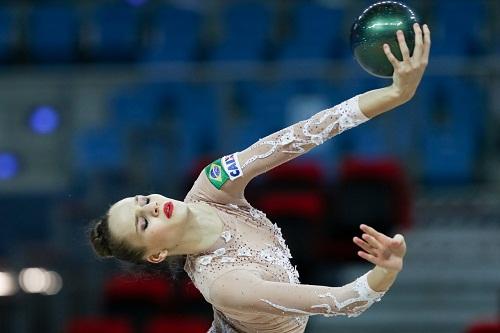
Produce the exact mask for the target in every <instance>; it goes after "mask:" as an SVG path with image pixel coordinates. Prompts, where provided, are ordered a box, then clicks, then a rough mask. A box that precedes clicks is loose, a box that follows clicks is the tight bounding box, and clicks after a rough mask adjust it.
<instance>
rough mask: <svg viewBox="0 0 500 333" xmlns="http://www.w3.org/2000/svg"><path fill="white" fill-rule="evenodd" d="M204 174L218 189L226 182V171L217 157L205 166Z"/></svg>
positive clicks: (227, 177)
mask: <svg viewBox="0 0 500 333" xmlns="http://www.w3.org/2000/svg"><path fill="white" fill-rule="evenodd" d="M205 174H206V175H207V178H208V180H209V181H210V182H211V183H212V185H213V186H215V187H216V188H217V189H218V190H220V188H221V187H222V185H224V183H226V182H227V180H228V179H229V176H228V175H227V173H226V171H225V170H224V169H223V168H222V164H221V160H220V159H218V160H217V161H214V162H212V163H210V164H209V165H207V166H206V167H205Z"/></svg>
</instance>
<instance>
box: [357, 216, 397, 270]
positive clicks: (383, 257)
mask: <svg viewBox="0 0 500 333" xmlns="http://www.w3.org/2000/svg"><path fill="white" fill-rule="evenodd" d="M360 229H361V230H362V231H363V232H364V233H363V235H362V236H361V237H362V239H361V238H358V237H354V238H353V242H354V243H355V244H356V245H358V246H359V247H360V248H362V249H363V250H364V251H358V255H359V256H360V257H361V258H363V259H365V260H367V261H369V262H371V263H372V264H375V265H377V266H379V267H382V268H385V269H386V270H388V271H392V272H400V271H401V270H402V269H403V257H404V256H405V254H406V243H405V239H404V237H403V236H402V235H400V234H397V235H396V236H394V237H393V238H390V237H388V236H386V235H384V234H382V233H380V232H378V231H376V230H375V229H373V228H372V227H369V226H367V225H364V224H362V225H360Z"/></svg>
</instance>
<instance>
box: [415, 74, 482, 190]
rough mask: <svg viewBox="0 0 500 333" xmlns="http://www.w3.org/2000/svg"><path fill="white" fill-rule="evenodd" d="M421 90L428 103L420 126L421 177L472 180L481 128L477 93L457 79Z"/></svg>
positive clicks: (432, 181)
mask: <svg viewBox="0 0 500 333" xmlns="http://www.w3.org/2000/svg"><path fill="white" fill-rule="evenodd" d="M423 88H424V89H423V90H424V94H425V95H426V97H427V98H428V100H429V102H428V105H429V107H428V108H427V109H423V110H422V117H423V118H422V123H421V126H420V127H421V129H422V133H421V140H422V141H421V142H422V154H423V155H422V169H423V170H422V172H423V174H422V175H423V178H424V179H425V180H427V181H429V182H431V183H456V182H461V183H463V182H470V181H472V180H473V177H474V170H475V166H476V161H477V157H478V153H479V149H480V144H481V140H482V133H483V130H482V129H483V128H484V116H485V113H484V104H483V96H481V93H480V90H479V89H478V87H476V86H475V85H474V84H471V83H470V82H466V81H464V80H458V79H446V80H445V79H443V80H435V81H434V82H428V84H427V85H426V86H424V87H423ZM426 90H427V91H426Z"/></svg>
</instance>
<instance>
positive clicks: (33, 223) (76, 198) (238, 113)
mask: <svg viewBox="0 0 500 333" xmlns="http://www.w3.org/2000/svg"><path fill="white" fill-rule="evenodd" d="M371 3H373V1H360V0H359V1H354V0H350V1H347V0H329V1H327V0H325V1H319V0H318V1H305V0H304V1H299V0H297V1H292V0H287V1H285V0H282V1H277V0H276V1H271V0H267V1H263V0H262V1H236V0H232V1H229V0H227V1H224V0H210V1H207V0H206V1H203V0H176V1H173V0H172V1H161V0H149V1H148V0H127V1H125V0H121V1H120V0H116V1H104V0H101V1H92V0H85V1H84V0H80V1H69V0H68V1H42V0H38V1H34V0H33V1H28V0H24V1H20V0H18V1H7V0H4V1H1V2H0V219H1V226H2V229H1V232H0V332H2V333H28V332H30V333H31V332H33V333H38V332H64V333H83V332H85V333H101V332H107V333H121V332H123V333H139V332H141V333H142V332H144V333H159V332H162V333H169V332H170V333H198V332H206V330H207V329H208V327H209V326H210V323H211V320H212V319H211V318H212V313H211V308H210V306H209V305H208V304H206V303H204V300H203V299H202V297H201V295H200V294H199V293H198V292H197V291H196V289H195V288H194V286H193V285H192V284H191V283H190V282H189V280H188V279H187V276H186V275H185V273H183V271H182V266H180V267H178V268H177V269H176V272H177V273H176V274H174V275H173V276H171V274H170V273H169V272H166V273H165V276H163V277H149V278H137V277H135V276H132V275H130V274H129V273H127V272H128V270H127V269H126V267H124V265H123V264H122V263H118V262H116V261H114V260H98V259H97V258H96V257H95V255H94V254H93V252H92V249H91V247H90V245H89V243H88V240H87V237H86V235H85V231H86V228H87V225H88V222H89V221H90V220H91V219H93V218H96V217H98V216H100V215H101V214H103V213H104V212H105V211H106V210H107V209H108V208H109V206H110V205H111V204H113V203H114V202H115V201H116V200H119V199H121V198H123V197H127V196H132V195H136V194H149V193H161V194H163V195H165V196H167V197H172V198H176V199H180V200H181V199H183V198H184V195H185V194H186V193H187V191H188V190H189V188H190V186H191V184H192V181H193V180H194V177H196V175H197V174H198V173H199V171H200V170H201V168H202V167H203V166H204V165H206V163H208V162H210V161H211V160H213V159H216V158H218V157H220V156H222V155H224V154H228V153H231V152H235V151H240V150H242V149H244V148H246V147H247V146H248V145H250V144H252V143H253V142H254V141H256V140H257V139H258V138H261V137H263V136H265V135H267V134H270V133H272V132H273V131H276V130H278V129H281V128H282V127H285V126H287V125H289V124H292V123H294V122H296V121H299V120H302V119H305V118H307V117H309V116H311V115H312V114H314V113H316V112H318V111H320V110H322V109H324V108H327V107H330V106H333V105H335V104H337V103H339V102H341V101H343V100H345V99H348V98H350V97H352V96H354V95H356V94H359V93H362V92H364V91H366V90H370V89H375V88H379V87H382V86H384V85H387V84H389V83H390V80H384V79H377V78H374V77H371V76H370V75H369V74H367V73H366V72H364V71H362V70H361V68H360V66H359V65H358V64H357V63H356V61H355V60H354V59H353V57H352V55H351V51H350V45H349V31H350V27H351V25H352V23H353V21H354V19H355V18H356V17H357V16H358V15H359V14H360V13H361V12H362V10H363V9H364V8H365V7H367V6H368V5H369V4H371ZM406 3H407V4H409V5H410V6H412V7H413V8H414V9H415V10H416V12H417V13H418V14H419V15H420V17H421V18H422V21H423V22H425V23H428V24H429V25H430V27H431V30H432V39H433V46H432V50H431V61H430V64H429V67H428V70H427V73H426V75H425V77H424V79H423V82H422V84H421V86H420V88H419V91H418V92H417V95H416V96H415V98H414V99H413V100H412V101H411V102H409V103H408V104H406V105H404V106H402V107H400V108H398V109H397V110H395V111H393V112H390V113H388V114H385V115H383V116H382V117H379V118H377V119H374V120H372V121H370V122H369V123H367V124H364V125H362V126H360V127H359V128H356V129H354V130H352V131H349V132H346V133H344V134H342V135H340V136H338V137H336V138H334V139H333V140H331V141H330V142H328V143H326V144H323V145H322V146H320V147H317V148H316V149H314V150H313V151H311V152H310V153H309V154H307V155H305V156H304V157H301V158H299V159H297V160H295V161H293V162H291V163H288V164H286V165H283V166H281V167H279V168H277V169H274V170H273V171H272V172H269V173H268V174H266V175H263V176H261V177H259V178H257V179H255V180H254V181H253V182H252V183H251V184H250V186H249V188H248V189H247V191H246V195H247V198H248V199H249V201H250V202H251V203H252V204H253V205H254V206H255V207H257V208H260V209H262V210H263V211H264V212H266V213H267V215H268V217H270V218H271V220H272V221H273V222H277V223H278V225H279V226H280V227H281V228H282V230H283V234H284V236H285V239H287V243H288V245H289V247H290V249H291V252H292V255H293V256H294V261H293V263H294V264H296V265H297V266H298V270H299V272H300V273H301V281H302V282H303V283H309V284H326V285H331V286H337V285H342V284H344V283H347V282H349V281H352V280H353V279H354V278H356V277H357V276H359V275H361V274H362V273H364V272H365V271H366V270H368V269H370V265H368V264H365V263H363V262H361V260H359V259H358V258H356V256H355V253H356V252H355V248H354V247H353V246H352V245H351V239H352V236H354V235H355V234H358V227H357V226H358V225H359V223H367V224H371V225H373V226H375V227H376V228H379V229H380V230H381V231H384V232H387V233H389V234H394V233H396V232H402V233H404V234H405V236H406V238H407V243H408V247H409V249H408V255H407V260H406V263H405V268H404V270H403V272H402V273H401V274H400V276H399V278H398V280H397V282H396V284H395V285H394V286H393V289H391V291H390V292H389V293H388V294H387V295H386V296H385V298H384V299H383V301H382V302H380V303H377V304H375V305H374V306H373V307H372V308H371V309H370V310H369V311H367V312H366V313H365V314H363V315H362V316H361V317H359V318H355V319H346V318H324V317H319V316H317V317H312V318H311V319H310V322H309V325H308V329H307V332H318V333H322V332H350V333H357V332H385V333H387V332H399V333H421V332H428V333H430V332H432V333H433V332H436V333H437V332H439V333H447V332H450V333H451V332H468V333H472V332H474V333H479V332H483V333H485V332H500V328H499V326H495V324H494V323H495V322H497V324H496V325H499V324H498V321H499V319H498V318H499V314H500V256H499V254H500V196H499V194H500V158H499V156H500V154H499V153H500V135H499V133H498V132H499V131H498V130H497V129H498V125H499V123H500V99H499V92H500V80H499V73H500V71H499V64H500V57H499V54H500V53H499V52H500V40H499V35H500V29H499V23H498V17H499V15H500V2H499V1H496V0H439V1H438V0H421V1H416V0H415V1H407V2H406ZM495 327H496V328H495Z"/></svg>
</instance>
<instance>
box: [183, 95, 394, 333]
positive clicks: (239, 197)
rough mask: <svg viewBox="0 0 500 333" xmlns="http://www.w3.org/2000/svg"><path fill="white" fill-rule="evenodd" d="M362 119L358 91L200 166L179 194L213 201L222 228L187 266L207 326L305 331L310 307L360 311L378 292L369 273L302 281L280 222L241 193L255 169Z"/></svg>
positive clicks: (226, 332) (218, 332) (327, 312)
mask: <svg viewBox="0 0 500 333" xmlns="http://www.w3.org/2000/svg"><path fill="white" fill-rule="evenodd" d="M367 120H368V118H367V117H366V116H365V115H364V114H363V113H362V112H361V110H360V109H359V105H358V96H356V97H353V98H351V99H349V100H347V101H345V102H343V103H341V104H339V105H336V106H335V107H333V108H331V109H327V110H324V111H322V112H319V113H317V114H316V115H314V116H312V117H311V118H309V119H307V120H304V121H301V122H299V123H297V124H295V125H292V126H290V127H287V128H285V129H283V130H281V131H278V132H276V133H274V134H272V135H269V136H267V137H265V138H264V139H261V140H259V141H258V142H256V143H255V144H253V145H252V146H250V147H248V148H247V149H245V150H243V151H241V152H238V153H234V154H231V155H228V156H224V157H223V158H221V159H219V160H217V161H214V162H213V163H211V164H210V165H208V166H207V167H206V168H205V169H204V170H203V171H202V172H201V173H200V175H199V177H198V179H197V180H196V182H195V183H194V185H193V187H192V189H191V190H190V191H189V193H188V194H187V196H186V198H185V199H184V201H185V202H187V203H193V202H199V203H202V204H206V205H209V206H211V207H213V208H215V209H216V211H217V214H218V216H219V217H220V219H221V221H222V222H223V225H224V230H223V232H222V234H221V237H220V238H219V240H218V241H217V242H216V243H215V244H214V245H213V246H212V247H211V248H210V249H208V250H207V251H206V252H204V253H198V254H196V255H188V256H187V261H186V264H185V267H184V269H185V271H186V272H187V274H188V275H189V277H190V278H191V279H192V281H193V283H194V285H195V286H196V287H197V288H198V289H199V290H200V292H201V293H202V294H203V296H204V298H205V299H206V300H207V301H208V302H209V303H210V304H212V307H213V310H214V321H213V323H212V327H211V328H210V330H209V333H233V332H238V333H239V332H249V333H252V332H255V333H257V332H269V333H270V332H279V333H283V332H293V333H298V332H304V330H305V327H306V324H307V320H308V317H309V316H311V315H318V314H320V315H324V316H336V315H346V316H357V315H359V314H361V313H362V312H363V311H364V310H366V309H367V308H368V307H370V306H371V305H372V304H373V303H374V302H376V301H378V300H380V298H381V297H382V296H383V294H384V293H382V292H375V291H373V290H371V289H370V287H369V286H368V282H367V278H366V276H367V274H368V273H367V274H365V275H363V276H361V277H359V278H358V279H356V280H355V281H354V282H352V283H349V284H347V285H345V286H342V287H326V286H313V285H302V284H300V282H299V274H298V272H297V269H296V268H295V267H292V265H291V263H290V260H289V259H290V258H291V255H290V251H289V250H288V247H287V245H286V244H285V241H284V240H283V237H282V235H281V231H280V228H279V227H278V226H277V225H276V224H273V223H272V222H271V221H270V220H269V219H267V218H266V215H265V214H264V213H263V212H261V211H259V210H257V209H255V208H253V207H252V206H251V205H250V204H249V203H248V202H247V201H246V200H245V198H244V195H243V191H244V189H245V187H246V185H247V184H248V182H249V181H250V180H251V179H252V178H254V177H255V176H257V175H259V174H262V173H264V172H266V171H267V170H269V169H271V168H273V167H275V166H278V165H280V164H282V163H284V162H286V161H289V160H291V159H293V158H294V157H297V156H299V155H301V154H303V153H305V152H307V151H309V150H310V149H312V148H313V147H315V146H317V145H319V144H321V143H323V142H324V141H325V140H327V139H329V138H331V137H333V136H335V135H337V134H340V133H341V132H343V131H344V130H347V129H350V128H353V127H355V126H357V125H359V124H361V123H363V122H365V121H367Z"/></svg>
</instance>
